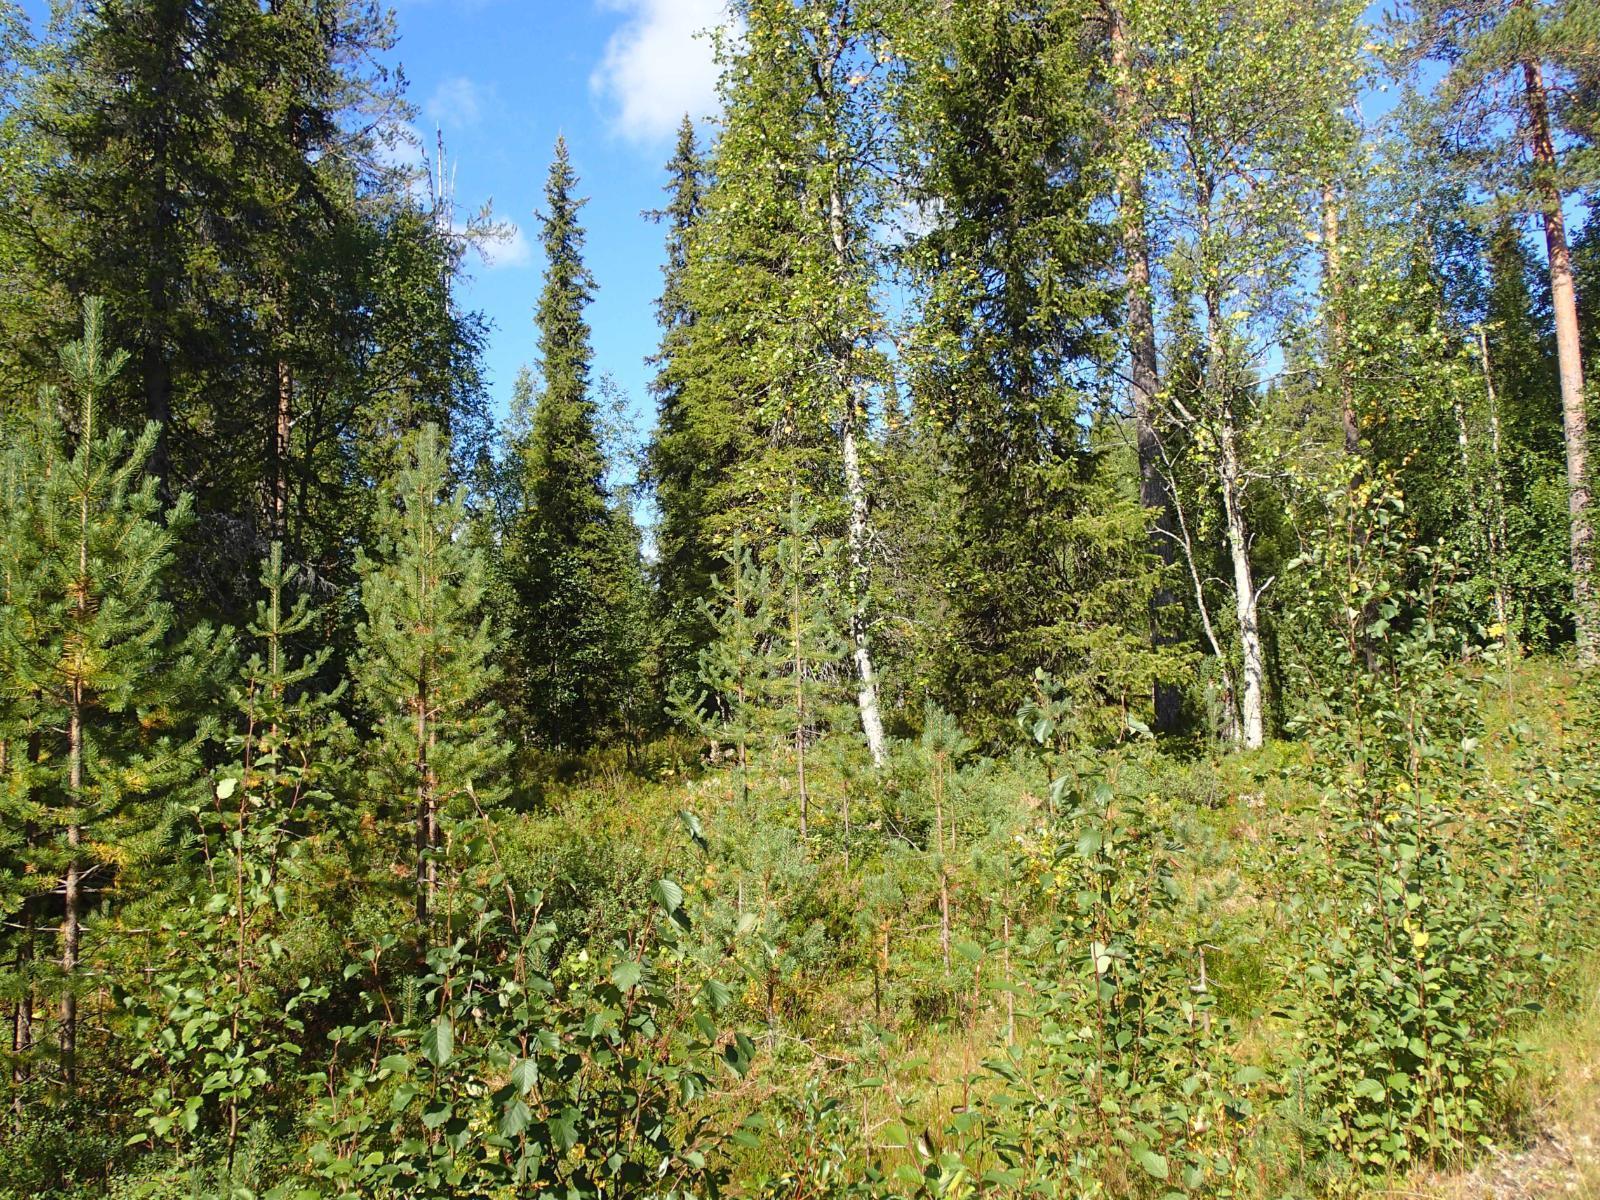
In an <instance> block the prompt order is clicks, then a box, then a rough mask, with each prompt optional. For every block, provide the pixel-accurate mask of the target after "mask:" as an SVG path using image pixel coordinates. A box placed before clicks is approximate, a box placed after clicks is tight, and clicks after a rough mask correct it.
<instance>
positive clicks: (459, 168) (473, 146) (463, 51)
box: [395, 0, 721, 431]
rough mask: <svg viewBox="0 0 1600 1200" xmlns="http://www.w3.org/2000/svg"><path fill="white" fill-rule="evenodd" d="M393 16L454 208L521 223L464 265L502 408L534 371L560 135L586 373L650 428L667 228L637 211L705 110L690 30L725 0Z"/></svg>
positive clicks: (445, 6)
mask: <svg viewBox="0 0 1600 1200" xmlns="http://www.w3.org/2000/svg"><path fill="white" fill-rule="evenodd" d="M395 8H396V16H397V19H398V25H399V33H400V44H399V46H398V48H397V51H396V55H395V57H396V58H397V59H398V61H399V62H400V64H401V65H402V67H403V68H404V70H405V73H406V78H407V80H408V84H409V87H408V94H409V96H410V99H411V101H412V102H413V104H415V105H416V107H417V109H418V113H417V117H416V120H415V125H416V127H417V130H418V132H419V133H420V134H421V135H422V136H423V137H424V139H425V140H426V143H427V147H428V151H429V153H430V155H431V154H432V147H433V141H434V130H435V127H436V126H437V127H439V128H442V129H443V132H444V136H445V143H446V151H447V154H448V157H449V159H450V160H452V161H453V163H454V168H455V188H456V199H457V202H458V205H459V206H460V207H461V208H463V209H476V208H477V206H478V205H480V204H481V203H482V202H484V201H485V200H490V199H492V200H493V202H494V211H495V215H496V217H497V218H499V219H500V220H503V221H509V222H512V223H514V224H515V225H516V227H517V234H516V236H515V237H514V238H513V240H512V241H511V242H509V243H507V244H505V245H503V246H501V247H499V248H498V249H496V250H495V251H494V252H493V254H492V258H491V260H490V261H488V262H486V261H484V260H483V259H482V258H481V257H478V256H477V255H474V256H472V257H471V258H470V260H469V264H468V266H469V271H470V275H471V278H470V279H469V280H468V281H467V282H466V284H465V286H464V287H463V289H462V291H461V294H460V300H461V302H462V303H463V304H464V305H466V306H467V307H470V308H475V309H478V310H480V311H482V312H483V313H484V314H485V315H486V316H487V317H488V318H489V319H490V321H491V322H492V323H493V329H492V330H491V334H490V340H489V347H488V352H487V354H486V361H485V366H486V368H487V371H488V375H489V381H490V386H491V388H492V391H493V395H494V398H495V402H496V406H497V408H498V409H499V410H500V411H501V412H502V413H503V412H504V411H505V406H506V403H507V401H508V399H509V397H510V394H511V386H512V382H513V380H514V379H515V378H516V374H517V369H518V367H520V366H522V365H523V364H525V363H529V362H531V361H532V359H533V353H534V347H533V342H534V331H533V324H532V314H533V305H534V302H535V299H536V297H537V294H538V289H539V285H540V280H541V270H542V265H543V264H542V260H541V258H540V255H539V252H538V249H537V236H538V221H537V218H536V217H535V215H534V214H535V211H536V210H537V208H538V207H539V205H540V204H541V202H542V194H543V187H544V179H545V172H546V169H547V168H548V166H549V163H550V155H551V149H552V147H553V145H554V143H555V140H556V136H557V135H558V134H564V135H565V136H566V139H567V143H568V146H569V148H570V150H571V153H572V158H573V163H574V166H575V168H576V169H577V172H578V174H579V176H580V177H581V180H582V182H581V184H580V190H581V192H582V193H583V194H584V195H586V196H588V197H589V203H588V205H587V207H586V208H585V209H584V213H583V216H584V223H585V225H586V227H587V229H588V247H587V253H588V260H589V266H590V269H591V270H592V271H593V273H594V276H595V279H596V281H597V282H598V284H599V291H598V294H597V296H596V298H595V303H594V305H593V306H592V308H591V310H590V320H591V323H592V325H593V328H594V344H595V359H596V367H597V369H598V371H599V372H601V373H604V374H608V375H610V376H612V377H613V378H614V379H615V381H616V382H617V384H618V385H620V387H621V388H622V389H623V391H624V392H625V394H626V395H627V397H628V399H629V400H630V401H631V407H632V409H633V411H634V413H635V415H636V420H637V423H638V426H639V428H640V430H641V431H642V430H644V429H647V428H648V427H649V424H650V421H651V419H652V418H651V404H650V399H649V396H648V393H647V391H646V381H647V379H648V374H649V372H648V369H647V368H646V366H645V363H644V359H645V357H646V356H647V355H649V354H650V353H651V352H652V351H653V350H654V348H655V343H656V335H657V331H656V327H655V319H654V310H653V309H652V307H651V305H652V302H653V300H654V299H655V296H656V294H657V292H658V291H659V290H660V285H661V276H660V264H661V260H662V237H663V231H662V230H661V228H660V227H658V226H656V225H654V224H653V223H651V222H649V221H647V220H646V219H645V218H644V217H643V216H642V215H641V214H642V213H643V212H644V211H645V210H646V209H652V208H656V207H658V206H659V205H660V204H661V203H662V201H663V192H662V187H663V185H664V182H665V173H664V170H663V168H664V164H665V163H666V160H667V158H668V157H669V155H670V154H671V151H672V141H673V138H674V136H675V133H676V129H677V124H678V121H679V119H680V118H681V117H682V115H683V113H684V112H685V111H689V112H691V113H692V114H694V115H695V116H696V117H697V118H704V117H705V116H706V115H707V114H708V113H710V112H711V111H712V109H713V106H714V98H715V81H716V69H715V66H714V63H713V61H712V55H711V49H710V45H709V43H708V42H707V41H706V40H705V39H704V38H703V37H696V36H695V34H696V31H697V30H701V29H704V28H706V27H708V26H710V25H711V24H713V23H715V22H716V21H717V19H718V16H719V15H720V12H721V3H720V0H398V3H396V5H395Z"/></svg>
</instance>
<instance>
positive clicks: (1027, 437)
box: [899, 0, 1154, 737]
mask: <svg viewBox="0 0 1600 1200" xmlns="http://www.w3.org/2000/svg"><path fill="white" fill-rule="evenodd" d="M1097 13H1098V5H1090V4H1085V5H1081V6H1079V5H1070V4H1067V5H1063V4H1057V3H1038V2H1035V0H1008V2H1007V3H1004V4H997V5H990V6H982V7H957V8H947V9H939V10H930V11H929V12H928V13H927V14H919V17H918V19H916V20H914V21H912V22H910V23H909V25H908V32H909V34H910V35H911V36H912V38H914V39H915V40H914V41H912V42H911V43H910V49H909V51H908V66H907V70H906V82H905V86H904V87H903V89H902V90H901V92H900V93H899V101H900V116H901V121H900V128H901V131H902V137H903V138H904V142H905V144H904V148H903V151H902V153H903V154H904V156H905V157H906V158H907V160H908V161H909V162H912V163H915V164H917V166H918V169H917V171H916V174H915V176H914V178H915V179H916V181H917V188H918V198H919V200H921V202H922V203H923V204H924V205H925V206H926V208H927V210H928V211H929V212H931V213H934V214H936V216H935V217H934V219H933V220H932V221H931V222H930V225H931V227H930V228H928V229H927V230H926V231H925V232H923V233H922V234H921V235H920V236H919V237H917V238H916V239H915V240H914V241H913V243H912V245H911V248H910V249H911V254H910V261H911V263H912V265H913V266H914V267H915V269H916V277H917V279H918V282H919V284H920V285H921V287H920V291H921V293H922V306H921V312H920V313H919V320H918V323H917V326H916V327H915V332H914V339H913V342H912V347H913V353H912V355H911V356H910V358H911V361H912V363H913V375H912V379H913V400H914V409H913V419H914V422H915V425H916V427H917V428H916V429H915V431H914V432H915V435H916V437H915V438H914V443H915V442H916V441H920V443H921V445H922V446H923V447H925V448H926V449H927V450H928V451H929V452H931V453H933V454H934V455H935V456H936V458H937V459H938V460H939V462H940V464H941V466H940V469H941V472H942V474H943V477H944V479H945V481H946V488H945V489H943V490H944V494H943V495H940V496H939V497H938V502H939V504H940V506H941V508H942V509H943V510H944V512H943V516H942V520H941V521H940V529H939V539H938V544H937V546H936V547H930V549H931V550H932V552H933V553H934V554H936V555H937V558H938V561H939V564H940V570H939V571H938V572H937V576H938V578H939V580H940V581H941V582H942V583H943V588H942V592H943V594H942V596H941V597H940V599H941V601H942V602H941V603H940V605H939V606H938V608H939V610H940V611H941V612H942V614H943V621H942V623H941V624H942V628H941V630H940V638H939V641H940V644H939V645H938V646H937V647H936V648H935V649H934V650H933V651H932V653H931V655H930V657H932V658H933V659H934V661H933V662H930V663H929V668H930V670H933V671H935V672H936V673H937V675H938V677H939V689H938V690H939V699H940V701H941V702H942V704H943V705H944V706H945V707H947V708H949V709H951V710H952V711H953V712H955V713H956V714H957V716H958V717H959V718H960V719H962V720H964V721H966V722H968V724H969V725H970V726H971V727H972V728H973V729H974V730H975V731H978V732H980V733H982V734H984V735H985V736H988V737H1000V736H1004V735H1006V734H1007V733H1009V732H1010V731H1011V730H1012V729H1014V726H1013V724H1012V723H1011V722H1010V721H1009V719H1008V717H1007V715H1006V714H1007V712H1008V710H1010V709H1013V708H1014V707H1015V705H1016V704H1017V703H1018V699H1019V681H1020V680H1024V679H1026V678H1028V677H1029V676H1030V675H1031V674H1032V673H1033V671H1034V670H1035V669H1037V668H1040V667H1043V668H1045V669H1046V670H1048V671H1050V672H1052V673H1053V674H1057V675H1071V676H1075V677H1080V678H1081V677H1086V676H1089V677H1092V676H1099V677H1100V678H1099V681H1098V686H1106V685H1107V684H1108V683H1109V681H1108V680H1107V679H1106V678H1105V677H1104V674H1103V672H1101V671H1100V670H1099V668H1098V667H1097V666H1096V664H1095V661H1094V660H1093V659H1092V658H1090V657H1085V658H1082V659H1078V658H1076V657H1075V653H1078V652H1086V651H1087V650H1088V646H1087V644H1086V643H1085V642H1084V641H1083V640H1082V639H1083V637H1084V635H1085V634H1086V633H1087V631H1088V630H1089V629H1090V628H1093V629H1094V630H1096V632H1097V635H1098V644H1097V647H1096V648H1097V650H1098V658H1099V660H1101V661H1104V660H1105V659H1107V658H1108V657H1111V656H1112V655H1111V647H1112V645H1115V646H1116V651H1115V657H1117V658H1119V659H1121V658H1129V659H1130V660H1131V661H1136V662H1138V664H1139V665H1138V667H1137V669H1136V670H1135V671H1133V672H1132V674H1136V675H1138V676H1141V677H1145V678H1148V677H1149V674H1150V661H1149V660H1151V659H1152V655H1151V654H1148V653H1145V654H1140V653H1138V647H1137V642H1138V640H1139V639H1141V638H1144V639H1146V640H1148V637H1149V634H1148V632H1147V630H1146V629H1145V627H1144V626H1145V619H1144V617H1143V616H1142V615H1141V614H1140V612H1139V610H1138V607H1137V605H1138V596H1139V594H1141V592H1142V593H1143V594H1146V595H1149V594H1150V593H1151V591H1152V590H1153V589H1152V588H1151V586H1150V584H1151V580H1152V572H1151V571H1150V569H1149V568H1148V567H1146V566H1144V565H1143V564H1140V563H1139V561H1138V560H1139V555H1138V553H1137V547H1136V546H1134V545H1130V544H1128V543H1127V542H1126V541H1125V539H1126V538H1127V537H1128V536H1129V533H1130V530H1136V529H1137V527H1138V513H1137V511H1136V510H1135V509H1134V507H1133V506H1134V505H1135V504H1136V502H1137V501H1136V498H1134V497H1131V496H1129V495H1126V494H1124V493H1123V492H1122V491H1121V490H1120V489H1118V488H1116V487H1115V486H1108V485H1107V483H1108V481H1107V480H1106V479H1105V474H1106V471H1107V469H1108V468H1109V467H1112V466H1119V465H1121V464H1120V463H1119V462H1118V461H1117V460H1115V459H1114V458H1113V459H1110V460H1107V461H1102V455H1101V454H1100V453H1099V447H1097V446H1095V445H1094V444H1093V443H1092V442H1091V439H1090V436H1089V434H1088V426H1089V418H1090V416H1091V414H1092V412H1093V406H1094V405H1095V404H1096V403H1097V402H1098V395H1097V389H1096V388H1095V387H1094V384H1095V383H1096V381H1097V380H1098V379H1101V378H1103V377H1104V376H1106V375H1107V374H1109V373H1110V371H1111V369H1112V368H1113V367H1114V366H1120V364H1118V363H1116V362H1115V360H1114V359H1112V357H1111V354H1110V352H1109V346H1108V343H1107V341H1106V339H1105V333H1106V331H1107V328H1108V325H1109V318H1110V317H1111V316H1112V314H1113V313H1114V311H1115V306H1116V296H1115V293H1114V291H1113V283H1114V281H1113V280H1112V278H1111V277H1110V274H1109V267H1110V265H1111V264H1110V250H1111V239H1110V236H1109V234H1110V232H1111V231H1110V230H1109V229H1108V228H1107V227H1106V225H1105V224H1104V220H1103V217H1102V216H1101V215H1100V213H1099V211H1098V209H1099V208H1103V207H1104V204H1105V201H1106V199H1107V196H1108V192H1109V179H1108V162H1107V148H1106V146H1105V145H1104V144H1103V143H1104V124H1105V122H1104V117H1105V114H1104V112H1103V111H1102V107H1101V105H1102V97H1101V95H1100V93H1099V91H1098V89H1097V88H1096V85H1095V75H1096V71H1097V69H1098V64H1097V63H1096V62H1095V61H1094V59H1093V57H1091V54H1090V47H1089V46H1088V45H1087V44H1086V43H1084V42H1083V41H1082V40H1081V39H1078V38H1077V37H1075V36H1072V35H1070V34H1069V33H1068V30H1070V29H1073V28H1077V27H1081V26H1082V25H1084V24H1085V23H1086V22H1087V20H1088V19H1089V18H1090V17H1093V16H1095V15H1097ZM949 63H955V64H957V69H955V70H950V69H948V68H947V64H949ZM1097 206H1098V208H1097ZM997 223H998V224H1000V225H1002V226H1003V228H1004V229H1005V231H1006V234H1005V236H1003V237H997V236H995V230H996V226H997ZM1136 401H1137V397H1136ZM1135 407H1137V403H1136V404H1135ZM1130 567H1131V569H1132V570H1131V574H1130V575H1126V576H1125V575H1123V574H1122V573H1123V572H1125V571H1127V570H1128V569H1129V568H1130ZM1103 571H1110V572H1112V575H1111V577H1110V578H1109V579H1108V578H1107V577H1106V576H1105V575H1103V574H1101V572H1103ZM1121 584H1126V587H1117V591H1118V599H1119V601H1120V600H1123V599H1126V600H1128V601H1130V602H1131V603H1132V604H1133V605H1134V607H1131V608H1124V607H1123V606H1122V605H1121V604H1120V603H1119V604H1115V605H1111V604H1104V603H1100V604H1095V605H1089V604H1086V603H1085V601H1086V598H1088V597H1089V596H1090V595H1091V594H1094V593H1096V592H1097V591H1099V590H1100V589H1102V588H1104V587H1106V586H1108V585H1110V586H1117V585H1121ZM1123 591H1126V592H1127V593H1128V595H1126V596H1123V595H1121V592H1123ZM1069 631H1076V632H1069ZM1152 693H1154V688H1152ZM1119 702H1120V697H1119ZM1139 708H1140V709H1141V710H1144V709H1145V708H1146V705H1144V704H1140V705H1139ZM1146 715H1149V714H1148V713H1146Z"/></svg>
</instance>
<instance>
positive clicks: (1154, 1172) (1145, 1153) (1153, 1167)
mask: <svg viewBox="0 0 1600 1200" xmlns="http://www.w3.org/2000/svg"><path fill="white" fill-rule="evenodd" d="M1133 1160H1134V1162H1136V1163H1138V1164H1139V1165H1140V1166H1141V1167H1143V1168H1144V1173H1145V1174H1146V1175H1149V1176H1150V1177H1151V1178H1153V1179H1165V1178H1166V1177H1167V1160H1166V1159H1165V1158H1163V1157H1162V1156H1161V1155H1159V1154H1157V1153H1156V1152H1155V1151H1154V1150H1151V1149H1150V1148H1149V1147H1148V1146H1141V1147H1139V1149H1137V1150H1135V1151H1134V1152H1133Z"/></svg>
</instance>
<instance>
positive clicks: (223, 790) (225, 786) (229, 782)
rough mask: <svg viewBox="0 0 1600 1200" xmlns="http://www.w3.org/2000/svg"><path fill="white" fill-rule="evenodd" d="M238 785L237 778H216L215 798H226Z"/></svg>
mask: <svg viewBox="0 0 1600 1200" xmlns="http://www.w3.org/2000/svg"><path fill="white" fill-rule="evenodd" d="M238 786H239V781H238V780H237V779H219V780H217V799H218V800H226V799H228V798H229V797H230V796H232V795H233V791H234V789H235V788H237V787H238Z"/></svg>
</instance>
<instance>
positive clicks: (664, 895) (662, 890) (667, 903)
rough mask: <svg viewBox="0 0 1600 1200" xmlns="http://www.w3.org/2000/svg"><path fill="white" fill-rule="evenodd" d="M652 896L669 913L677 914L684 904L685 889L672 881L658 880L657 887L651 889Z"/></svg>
mask: <svg viewBox="0 0 1600 1200" xmlns="http://www.w3.org/2000/svg"><path fill="white" fill-rule="evenodd" d="M650 894H651V895H652V896H653V897H655V901H656V903H657V904H659V905H661V907H662V908H664V909H666V910H667V911H668V912H669V913H675V912H677V911H678V909H679V907H681V906H682V904H683V889H682V888H681V887H679V886H678V885H677V884H675V883H673V882H672V880H670V879H658V880H657V881H656V885H655V887H653V888H651V889H650Z"/></svg>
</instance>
